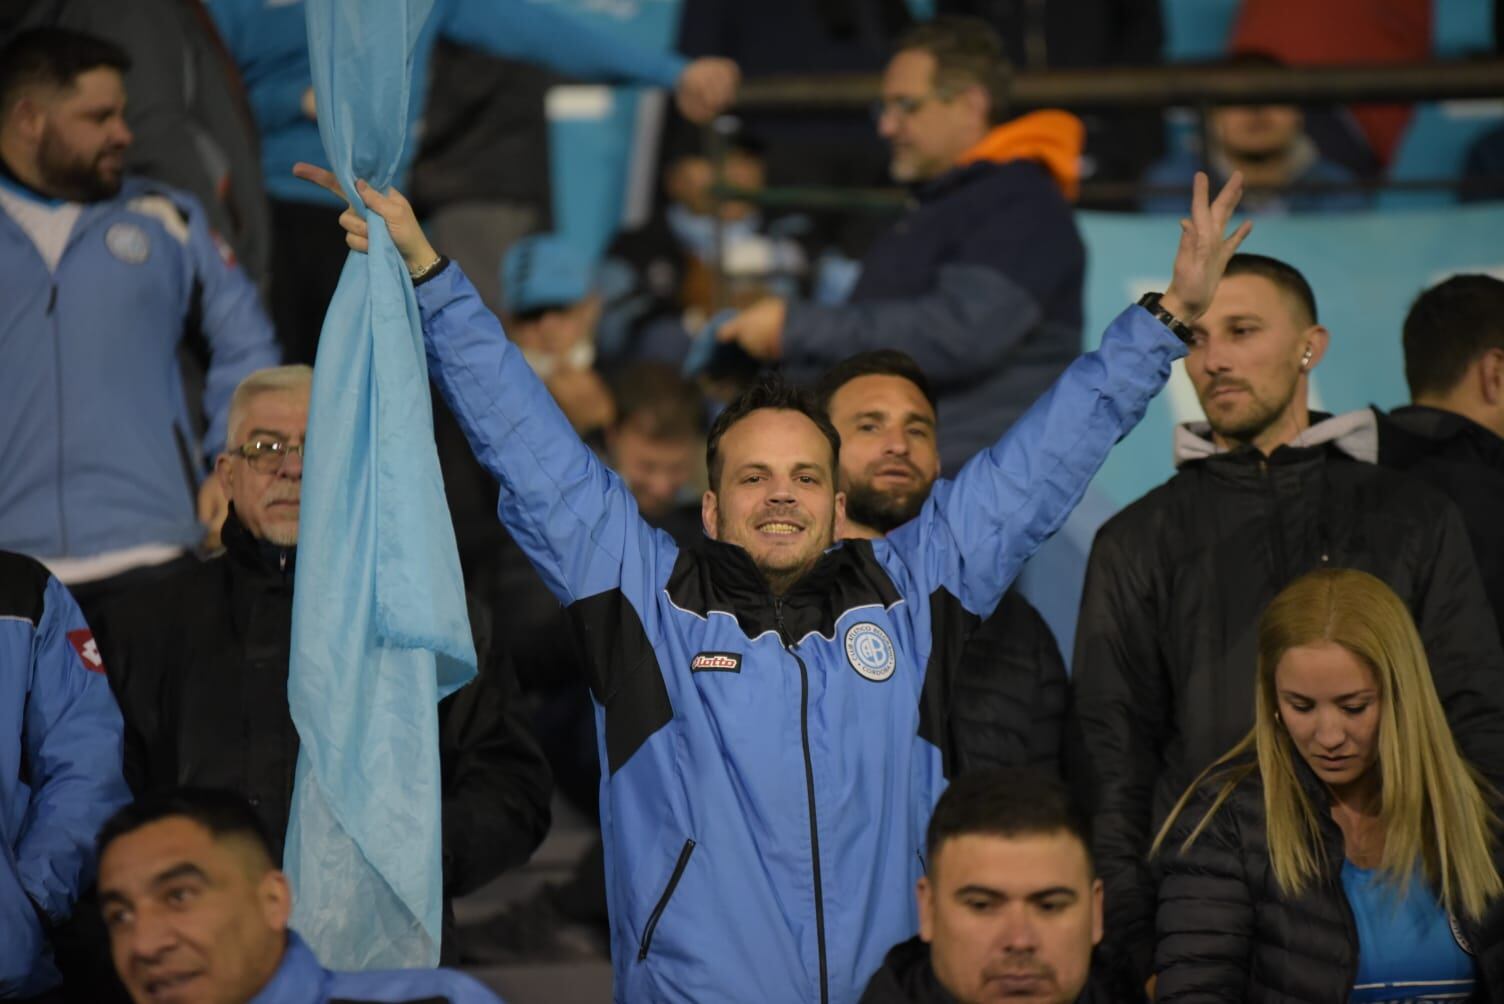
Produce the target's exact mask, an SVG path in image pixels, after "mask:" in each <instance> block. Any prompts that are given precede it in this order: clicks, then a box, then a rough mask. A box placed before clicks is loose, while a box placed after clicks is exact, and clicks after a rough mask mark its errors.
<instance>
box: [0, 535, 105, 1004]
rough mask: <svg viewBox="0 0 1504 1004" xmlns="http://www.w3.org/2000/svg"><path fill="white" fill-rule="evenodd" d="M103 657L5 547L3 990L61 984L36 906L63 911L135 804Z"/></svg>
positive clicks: (0, 781) (0, 822)
mask: <svg viewBox="0 0 1504 1004" xmlns="http://www.w3.org/2000/svg"><path fill="white" fill-rule="evenodd" d="M122 728H123V727H122V725H121V723H120V712H119V710H118V709H117V708H116V707H115V699H114V697H112V696H111V695H110V685H109V681H107V680H106V679H105V675H104V662H103V661H102V660H101V659H100V657H99V648H98V647H97V646H96V645H95V644H94V636H93V635H92V634H90V632H89V628H88V625H86V624H85V623H84V618H83V615H82V614H80V613H79V612H78V605H77V604H75V603H74V602H73V597H72V596H70V595H68V591H67V590H66V589H64V588H63V585H62V583H60V582H58V581H57V580H56V579H54V578H53V577H52V576H50V575H48V574H47V570H46V569H45V568H43V567H42V566H41V565H39V564H37V563H36V562H35V561H32V560H31V559H30V558H23V557H21V556H20V555H19V554H11V553H9V552H5V551H0V853H3V854H4V858H3V859H0V998H9V997H30V996H34V995H36V994H39V993H41V992H42V991H44V990H46V989H48V988H49V987H51V986H53V985H54V984H56V983H57V982H58V980H59V976H58V972H57V969H56V967H54V966H53V964H52V959H51V954H50V952H49V951H48V948H47V942H46V936H45V933H44V931H43V927H42V924H41V919H40V918H39V917H38V915H37V914H38V911H40V912H41V913H43V914H45V915H46V917H47V920H48V923H57V922H59V921H62V920H65V919H67V917H68V915H69V914H71V913H72V912H73V903H74V901H75V900H77V899H78V895H79V893H80V891H82V889H83V888H84V887H85V886H87V885H88V884H89V883H90V882H92V881H93V880H94V864H95V862H94V835H95V833H97V832H98V830H99V827H100V826H101V825H102V824H103V823H104V821H105V819H106V818H108V817H109V815H110V814H111V813H113V812H114V811H115V810H116V809H118V808H120V807H121V806H122V805H124V804H125V803H126V802H128V801H130V793H129V792H128V791H127V790H126V787H125V779H124V778H123V777H121V774H120V758H121V754H122V738H121V732H122Z"/></svg>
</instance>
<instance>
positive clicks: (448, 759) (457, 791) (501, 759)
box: [97, 366, 552, 962]
mask: <svg viewBox="0 0 1504 1004" xmlns="http://www.w3.org/2000/svg"><path fill="white" fill-rule="evenodd" d="M312 375H313V371H312V370H311V369H309V368H308V367H306V366H284V367H278V368H276V369H270V370H261V371H259V372H258V373H254V374H252V375H251V376H249V377H247V378H246V380H245V381H244V382H242V384H241V385H240V387H239V388H238V389H237V390H236V393H235V397H234V399H233V401H232V403H231V408H230V425H229V441H228V449H226V451H225V452H224V453H223V454H221V455H220V457H219V460H218V464H217V469H216V474H215V476H217V477H219V478H221V479H222V480H223V482H224V486H225V490H226V494H227V496H228V498H229V499H230V502H231V510H230V515H229V518H228V519H227V520H226V521H225V526H224V531H223V534H222V537H223V540H224V546H225V553H224V554H223V555H222V556H220V557H217V558H215V559H213V560H211V561H207V562H204V563H203V564H202V565H199V566H197V567H195V568H191V569H188V570H186V571H184V572H183V573H181V574H178V575H176V576H173V577H171V578H169V579H167V580H164V581H163V582H161V583H160V584H158V585H155V586H153V587H152V588H150V589H147V590H143V591H141V592H138V593H134V594H130V595H128V596H126V597H124V598H123V599H122V600H120V601H119V602H117V603H116V604H115V605H114V606H112V607H110V608H108V609H107V610H106V612H105V615H104V617H103V619H102V622H101V623H100V624H99V625H98V626H97V630H98V631H99V635H100V641H101V646H102V650H103V651H104V652H105V653H107V655H106V662H105V665H106V666H107V667H108V671H109V676H110V684H111V686H112V687H113V689H114V691H115V696H116V699H117V700H118V701H119V703H120V708H121V711H122V713H123V714H124V716H125V736H126V738H125V776H126V781H127V783H129V784H130V786H131V788H132V790H133V791H135V792H136V793H137V794H138V795H140V794H144V793H146V792H149V791H153V790H158V789H164V788H172V787H177V786H180V785H191V786H196V787H217V788H228V789H230V790H232V791H234V792H236V793H238V794H239V795H241V796H243V797H244V798H246V799H247V800H248V801H249V802H250V804H251V805H252V807H254V809H255V810H256V812H257V814H258V815H259V816H260V818H261V821H262V824H263V825H264V826H265V827H266V829H267V832H268V833H270V834H271V837H272V840H273V842H274V844H275V845H276V846H275V848H274V850H275V852H276V856H277V857H278V858H280V856H281V854H282V841H283V839H284V836H285V834H286V832H287V821H288V814H289V812H290V811H291V804H292V790H293V769H294V767H295V765H296V763H297V756H298V735H297V731H296V730H295V729H294V727H293V722H292V717H291V714H290V713H289V711H288V706H287V667H288V659H289V650H290V645H291V632H292V600H293V570H294V567H295V562H296V555H297V540H298V504H299V492H300V486H301V482H302V472H303V453H302V450H303V442H304V434H305V431H306V429H307V425H308V397H309V389H310V382H311V380H312ZM482 614H483V610H482V609H481V608H480V607H479V606H478V605H476V604H471V610H470V618H471V625H472V627H473V628H474V630H475V634H476V639H475V648H476V652H477V653H478V654H479V655H480V674H479V676H477V677H476V679H475V680H473V681H472V682H471V683H470V684H469V685H467V686H465V687H463V688H461V689H460V690H459V691H457V692H456V693H454V694H452V695H451V696H449V697H448V698H446V699H445V700H444V701H443V702H441V703H440V704H439V755H440V769H441V776H442V786H443V788H442V790H443V855H444V894H445V916H444V921H445V928H446V936H445V938H444V949H445V950H446V956H445V957H446V962H447V961H448V959H449V954H448V953H449V951H451V950H452V944H453V939H452V938H450V937H448V936H447V930H448V929H449V928H450V927H451V926H452V917H451V914H450V911H449V898H450V897H453V896H458V895H463V894H464V893H467V892H470V891H472V890H474V889H476V888H477V887H479V886H480V885H483V884H484V883H486V882H487V881H489V880H490V879H492V878H494V877H496V876H497V875H498V874H500V873H501V872H502V871H504V870H505V869H507V868H510V867H513V866H515V865H518V864H521V863H522V862H523V861H525V860H527V857H528V855H529V854H531V853H532V851H533V849H534V848H535V847H536V846H537V845H538V843H539V842H540V841H541V840H542V839H543V836H544V834H545V833H546V832H547V830H548V824H549V809H548V804H549V796H550V793H551V791H552V778H551V776H550V774H549V770H548V766H547V764H546V762H545V761H544V759H543V756H542V754H541V753H540V752H539V749H538V746H537V743H536V742H535V741H534V739H533V737H532V736H531V735H530V734H529V733H528V731H527V728H526V726H525V725H524V724H523V722H522V720H521V719H520V717H519V716H518V715H517V713H516V709H515V707H514V706H513V697H512V695H513V693H514V692H515V689H516V684H515V682H514V680H513V677H512V670H511V666H510V664H509V663H508V662H507V661H506V659H505V656H504V647H503V646H502V645H500V644H497V643H496V642H495V640H494V639H492V638H491V637H490V628H489V625H488V622H487V621H486V620H485V619H484V618H483V616H482ZM488 653H489V657H488Z"/></svg>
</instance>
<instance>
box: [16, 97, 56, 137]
mask: <svg viewBox="0 0 1504 1004" xmlns="http://www.w3.org/2000/svg"><path fill="white" fill-rule="evenodd" d="M10 120H11V121H12V122H14V123H15V128H16V131H17V132H18V133H19V134H20V135H21V137H22V138H23V139H25V140H26V142H27V143H30V144H36V143H40V142H41V140H42V132H43V131H44V130H45V128H46V125H47V104H46V102H45V101H43V100H42V99H41V98H39V97H38V96H37V95H36V94H35V93H30V94H22V95H21V96H20V97H19V98H17V99H16V104H15V107H13V108H12V109H11V113H10Z"/></svg>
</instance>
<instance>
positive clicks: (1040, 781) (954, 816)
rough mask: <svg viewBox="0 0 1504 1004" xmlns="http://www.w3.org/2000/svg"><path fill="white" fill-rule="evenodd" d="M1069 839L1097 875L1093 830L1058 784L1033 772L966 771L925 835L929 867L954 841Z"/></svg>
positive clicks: (938, 808) (1021, 769)
mask: <svg viewBox="0 0 1504 1004" xmlns="http://www.w3.org/2000/svg"><path fill="white" fill-rule="evenodd" d="M1053 833H1068V834H1070V835H1071V836H1072V837H1075V838H1076V839H1077V840H1079V841H1080V842H1081V846H1082V848H1083V849H1084V850H1085V851H1086V864H1087V867H1089V868H1091V869H1092V870H1093V872H1095V865H1094V864H1093V859H1092V853H1091V824H1090V822H1089V821H1088V819H1087V816H1086V813H1085V811H1083V810H1082V808H1081V806H1080V804H1079V803H1078V802H1077V801H1076V800H1075V799H1073V798H1072V797H1071V794H1070V792H1069V791H1068V790H1066V787H1065V785H1064V784H1063V783H1062V782H1061V781H1060V779H1059V778H1057V777H1055V776H1053V775H1051V774H1048V773H1046V772H1044V771H1041V770H1038V769H1035V768H1032V767H989V768H986V769H981V770H973V771H967V772H966V773H963V774H962V775H961V776H960V777H958V778H956V779H955V780H954V781H952V782H951V784H950V787H949V788H946V789H945V794H943V795H941V796H940V801H939V802H938V803H936V805H935V811H934V812H933V813H932V814H931V815H930V826H929V831H928V832H927V833H926V834H925V861H926V867H930V868H932V867H934V863H935V853H936V852H937V851H938V850H939V849H940V846H941V845H942V844H944V843H945V842H946V841H947V840H949V839H951V838H952V837H960V836H966V835H968V834H982V835H984V836H993V837H1026V836H1040V835H1048V834H1053Z"/></svg>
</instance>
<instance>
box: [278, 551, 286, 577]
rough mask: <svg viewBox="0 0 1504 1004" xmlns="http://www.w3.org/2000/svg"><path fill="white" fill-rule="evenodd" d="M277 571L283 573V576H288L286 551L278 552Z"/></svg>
mask: <svg viewBox="0 0 1504 1004" xmlns="http://www.w3.org/2000/svg"><path fill="white" fill-rule="evenodd" d="M277 570H278V571H279V572H281V573H282V574H283V575H286V574H287V552H286V551H278V552H277Z"/></svg>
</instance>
